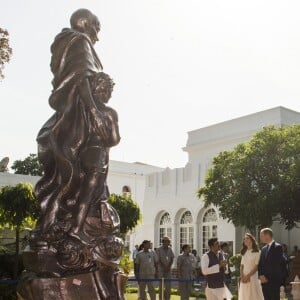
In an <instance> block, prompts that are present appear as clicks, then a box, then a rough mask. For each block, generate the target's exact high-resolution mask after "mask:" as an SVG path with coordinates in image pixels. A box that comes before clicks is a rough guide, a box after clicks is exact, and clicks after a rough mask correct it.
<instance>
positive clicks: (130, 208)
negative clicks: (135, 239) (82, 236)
mask: <svg viewBox="0 0 300 300" xmlns="http://www.w3.org/2000/svg"><path fill="white" fill-rule="evenodd" d="M108 203H110V204H111V205H112V206H113V207H114V208H115V209H116V211H117V212H118V214H119V216H120V222H121V224H120V233H121V234H125V233H127V232H128V231H129V230H132V229H133V228H134V227H135V226H136V225H137V224H138V222H139V220H140V218H141V212H140V208H139V206H138V205H137V203H136V202H135V201H133V200H132V199H131V198H130V197H126V196H122V195H116V194H111V195H110V197H109V199H108Z"/></svg>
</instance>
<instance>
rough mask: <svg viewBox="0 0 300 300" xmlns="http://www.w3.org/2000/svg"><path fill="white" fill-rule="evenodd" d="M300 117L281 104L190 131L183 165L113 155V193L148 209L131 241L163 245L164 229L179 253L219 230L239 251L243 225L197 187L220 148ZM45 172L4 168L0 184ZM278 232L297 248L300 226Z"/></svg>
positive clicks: (198, 246) (220, 236) (131, 244)
mask: <svg viewBox="0 0 300 300" xmlns="http://www.w3.org/2000/svg"><path fill="white" fill-rule="evenodd" d="M296 123H300V113H298V112H295V111H292V110H289V109H286V108H283V107H275V108H272V109H269V110H265V111H262V112H258V113H255V114H251V115H247V116H244V117H241V118H237V119H233V120H229V121H226V122H222V123H219V124H215V125H212V126H208V127H204V128H200V129H197V130H193V131H190V132H188V140H187V144H186V146H185V147H184V148H183V150H184V151H186V152H187V153H188V162H187V164H186V165H185V167H183V168H178V169H169V168H166V169H162V168H159V167H155V166H149V165H145V164H142V163H126V162H120V161H110V170H109V175H108V186H109V188H110V192H111V193H116V194H122V193H131V196H132V199H133V200H135V201H136V202H137V203H138V205H139V206H140V208H141V211H142V224H141V225H139V226H137V228H136V229H135V230H133V232H132V233H131V234H130V235H129V236H128V239H127V241H126V244H127V245H128V246H129V249H133V247H134V245H135V244H140V243H141V242H142V241H143V240H144V239H150V240H151V241H153V244H154V247H157V246H159V245H160V241H161V238H162V237H163V236H164V235H168V236H170V237H171V240H172V246H173V249H174V252H175V255H178V254H179V252H180V247H181V245H183V244H185V243H188V244H191V245H192V246H193V248H195V249H197V250H198V253H199V254H202V253H203V252H204V251H206V250H207V241H208V239H209V238H211V237H213V236H217V237H218V239H219V240H220V241H227V242H232V248H233V252H234V253H235V252H236V251H239V250H240V246H241V242H242V235H243V229H241V228H235V227H234V226H233V225H232V224H231V223H228V222H227V221H226V220H223V219H222V218H221V217H220V216H219V213H218V210H217V209H215V208H213V207H211V208H208V209H205V208H204V204H203V201H201V200H199V199H198V198H197V196H196V191H197V190H198V189H199V187H200V186H201V185H203V183H204V178H205V174H206V171H207V169H208V168H210V166H211V161H212V158H213V157H214V156H216V155H217V154H218V153H219V152H220V151H224V150H231V149H233V147H234V146H236V145H237V144H239V143H241V142H245V141H248V140H249V139H250V138H251V137H252V135H253V134H254V133H255V132H257V131H258V130H261V129H262V128H263V127H264V126H268V125H292V124H296ZM38 179H39V177H37V176H26V175H16V174H9V173H0V186H3V185H13V184H16V183H18V182H31V183H32V184H35V183H36V182H37V180H38ZM273 229H274V232H275V238H276V239H277V240H278V241H280V242H282V243H286V244H288V245H289V246H290V248H292V247H293V246H294V245H296V244H298V245H299V244H300V238H299V233H300V232H299V230H298V229H293V230H291V231H289V232H287V231H286V230H284V227H283V226H281V225H280V224H278V223H275V224H274V225H273Z"/></svg>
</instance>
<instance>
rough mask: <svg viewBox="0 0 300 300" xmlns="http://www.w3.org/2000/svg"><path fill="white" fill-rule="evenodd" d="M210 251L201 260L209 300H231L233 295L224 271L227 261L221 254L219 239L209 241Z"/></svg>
mask: <svg viewBox="0 0 300 300" xmlns="http://www.w3.org/2000/svg"><path fill="white" fill-rule="evenodd" d="M208 246H209V248H210V251H208V252H207V253H205V254H204V255H203V256H202V258H201V269H202V273H203V274H204V275H205V277H206V282H207V285H206V289H205V295H206V299H207V300H230V299H231V298H232V295H231V293H230V291H229V290H228V288H227V286H226V285H225V283H224V269H225V267H226V265H227V261H226V260H225V259H224V257H223V255H222V254H221V253H220V251H219V250H220V245H219V242H218V239H217V238H211V239H210V240H209V241H208Z"/></svg>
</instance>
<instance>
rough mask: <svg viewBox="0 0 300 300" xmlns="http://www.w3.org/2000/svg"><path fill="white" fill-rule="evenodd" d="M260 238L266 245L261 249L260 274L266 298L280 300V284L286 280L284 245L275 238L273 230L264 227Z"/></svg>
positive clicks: (267, 299) (266, 299)
mask: <svg viewBox="0 0 300 300" xmlns="http://www.w3.org/2000/svg"><path fill="white" fill-rule="evenodd" d="M260 240H261V242H262V243H264V244H265V246H264V247H263V248H262V250H261V254H260V260H259V264H258V274H259V278H260V281H261V284H262V290H263V294H264V298H265V300H280V286H281V285H283V281H284V278H283V277H284V269H285V264H286V262H285V259H284V256H283V251H282V246H281V245H280V244H278V243H276V242H275V241H274V239H273V231H272V229H270V228H264V229H262V230H261V231H260Z"/></svg>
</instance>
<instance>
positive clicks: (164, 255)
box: [156, 236, 174, 300]
mask: <svg viewBox="0 0 300 300" xmlns="http://www.w3.org/2000/svg"><path fill="white" fill-rule="evenodd" d="M156 254H157V257H158V276H159V278H160V279H161V278H164V279H171V267H172V264H173V260H174V253H173V251H172V249H171V247H170V239H169V238H168V237H167V236H165V237H163V238H162V246H160V247H159V248H157V250H156ZM163 289H164V290H163ZM162 294H164V297H162ZM170 297H171V281H169V280H167V281H165V282H164V287H163V286H162V282H160V284H159V299H160V300H161V299H162V298H164V300H170Z"/></svg>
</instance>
